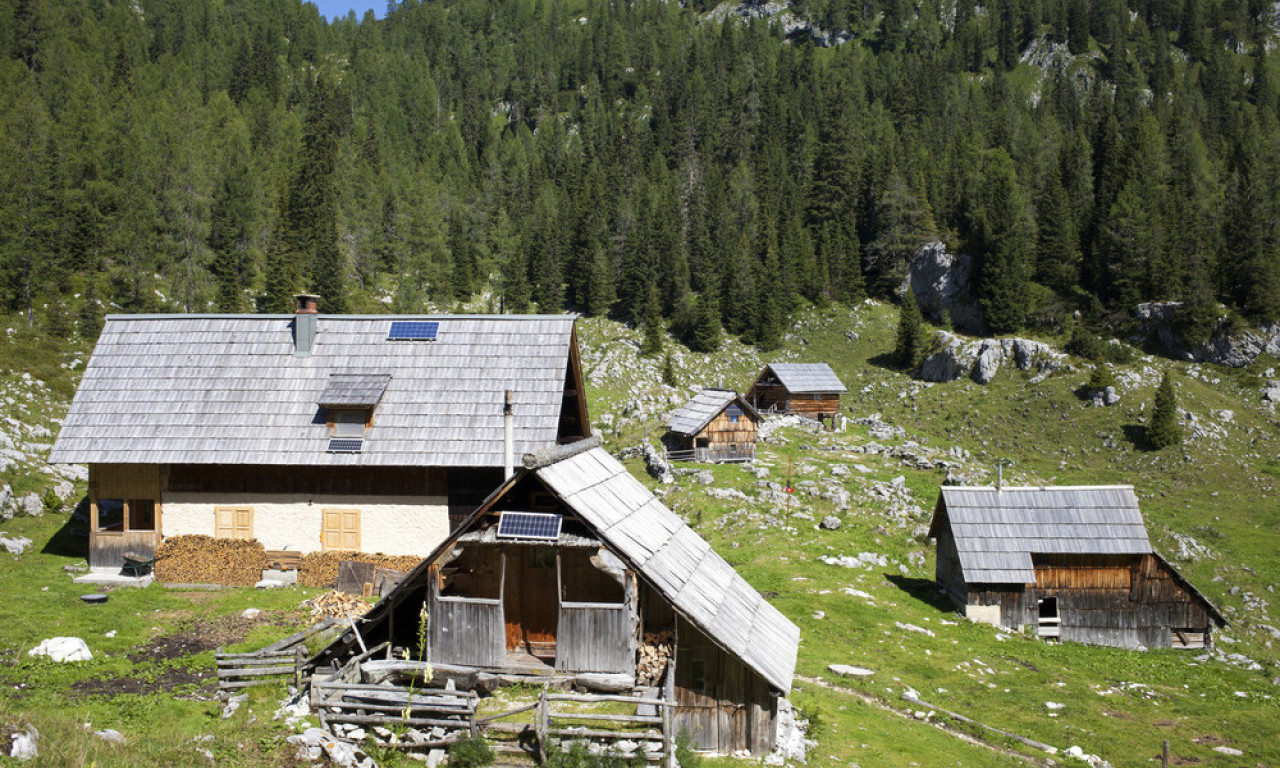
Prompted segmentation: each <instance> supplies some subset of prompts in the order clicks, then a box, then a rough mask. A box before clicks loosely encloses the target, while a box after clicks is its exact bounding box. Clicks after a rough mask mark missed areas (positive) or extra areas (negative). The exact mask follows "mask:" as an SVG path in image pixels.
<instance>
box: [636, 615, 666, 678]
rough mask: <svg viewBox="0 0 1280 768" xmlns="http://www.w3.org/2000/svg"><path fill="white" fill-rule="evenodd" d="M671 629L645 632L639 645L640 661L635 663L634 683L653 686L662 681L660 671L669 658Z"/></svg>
mask: <svg viewBox="0 0 1280 768" xmlns="http://www.w3.org/2000/svg"><path fill="white" fill-rule="evenodd" d="M673 639H674V637H673V635H672V633H671V630H669V629H668V630H664V631H662V632H645V633H644V642H643V643H642V644H641V645H640V663H639V664H638V665H636V684H637V685H643V686H654V685H657V684H658V683H660V682H661V681H662V673H663V672H665V671H666V669H667V662H668V661H670V660H671V652H672V640H673Z"/></svg>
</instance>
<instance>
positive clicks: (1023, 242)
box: [970, 149, 1034, 334]
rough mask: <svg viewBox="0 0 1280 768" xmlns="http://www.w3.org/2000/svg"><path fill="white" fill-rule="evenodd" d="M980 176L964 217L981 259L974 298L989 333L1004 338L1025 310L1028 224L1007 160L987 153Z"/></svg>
mask: <svg viewBox="0 0 1280 768" xmlns="http://www.w3.org/2000/svg"><path fill="white" fill-rule="evenodd" d="M983 171H984V174H983V176H984V178H983V179H982V181H981V183H980V186H979V191H978V194H977V195H976V196H975V198H974V206H975V207H974V210H973V211H972V213H971V214H970V216H971V218H972V221H973V223H974V230H975V233H976V235H977V241H978V242H977V246H978V248H979V253H980V255H981V256H980V261H979V265H980V266H979V269H978V296H979V302H980V303H981V305H982V314H983V320H984V321H985V322H986V324H987V327H988V328H989V329H990V330H991V332H992V333H997V334H999V333H1010V332H1013V331H1017V330H1018V329H1020V328H1022V326H1023V324H1024V323H1025V322H1026V319H1027V315H1028V314H1029V313H1030V311H1031V291H1030V287H1031V244H1032V242H1033V238H1034V234H1033V230H1034V223H1033V222H1032V220H1031V213H1030V203H1029V202H1028V201H1027V197H1026V193H1025V192H1024V191H1023V189H1022V185H1021V184H1020V183H1019V182H1018V176H1017V171H1016V170H1015V168H1014V165H1013V161H1012V160H1011V159H1010V157H1009V155H1008V154H1006V153H1005V151H1004V150H1003V149H996V150H992V152H991V155H990V156H989V157H988V159H987V162H986V163H984V168H983Z"/></svg>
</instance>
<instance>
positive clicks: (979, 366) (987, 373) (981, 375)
mask: <svg viewBox="0 0 1280 768" xmlns="http://www.w3.org/2000/svg"><path fill="white" fill-rule="evenodd" d="M1002 362H1004V347H1003V346H1001V344H1000V342H998V341H996V340H995V339H983V340H982V346H981V347H979V349H978V360H977V362H975V363H974V365H973V372H972V373H971V374H969V375H970V376H971V377H972V378H973V380H974V381H976V382H978V383H979V384H990V383H991V380H992V379H994V378H995V377H996V372H997V371H999V370H1000V363H1002Z"/></svg>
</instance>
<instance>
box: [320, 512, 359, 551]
mask: <svg viewBox="0 0 1280 768" xmlns="http://www.w3.org/2000/svg"><path fill="white" fill-rule="evenodd" d="M321 518H322V523H321V531H320V546H321V547H322V548H323V549H325V550H334V551H347V552H359V551H360V510H358V509H324V510H321Z"/></svg>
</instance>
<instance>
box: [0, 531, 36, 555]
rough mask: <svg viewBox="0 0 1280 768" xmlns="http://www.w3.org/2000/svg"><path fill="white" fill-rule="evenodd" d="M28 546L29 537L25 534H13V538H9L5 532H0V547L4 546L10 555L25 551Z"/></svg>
mask: <svg viewBox="0 0 1280 768" xmlns="http://www.w3.org/2000/svg"><path fill="white" fill-rule="evenodd" d="M29 546H31V539H28V538H27V537H26V536H14V537H13V538H10V537H9V536H7V535H5V534H3V533H0V547H4V548H5V550H6V551H7V552H8V553H9V554H11V555H20V554H22V553H23V552H25V551H26V549H27V547H29Z"/></svg>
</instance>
